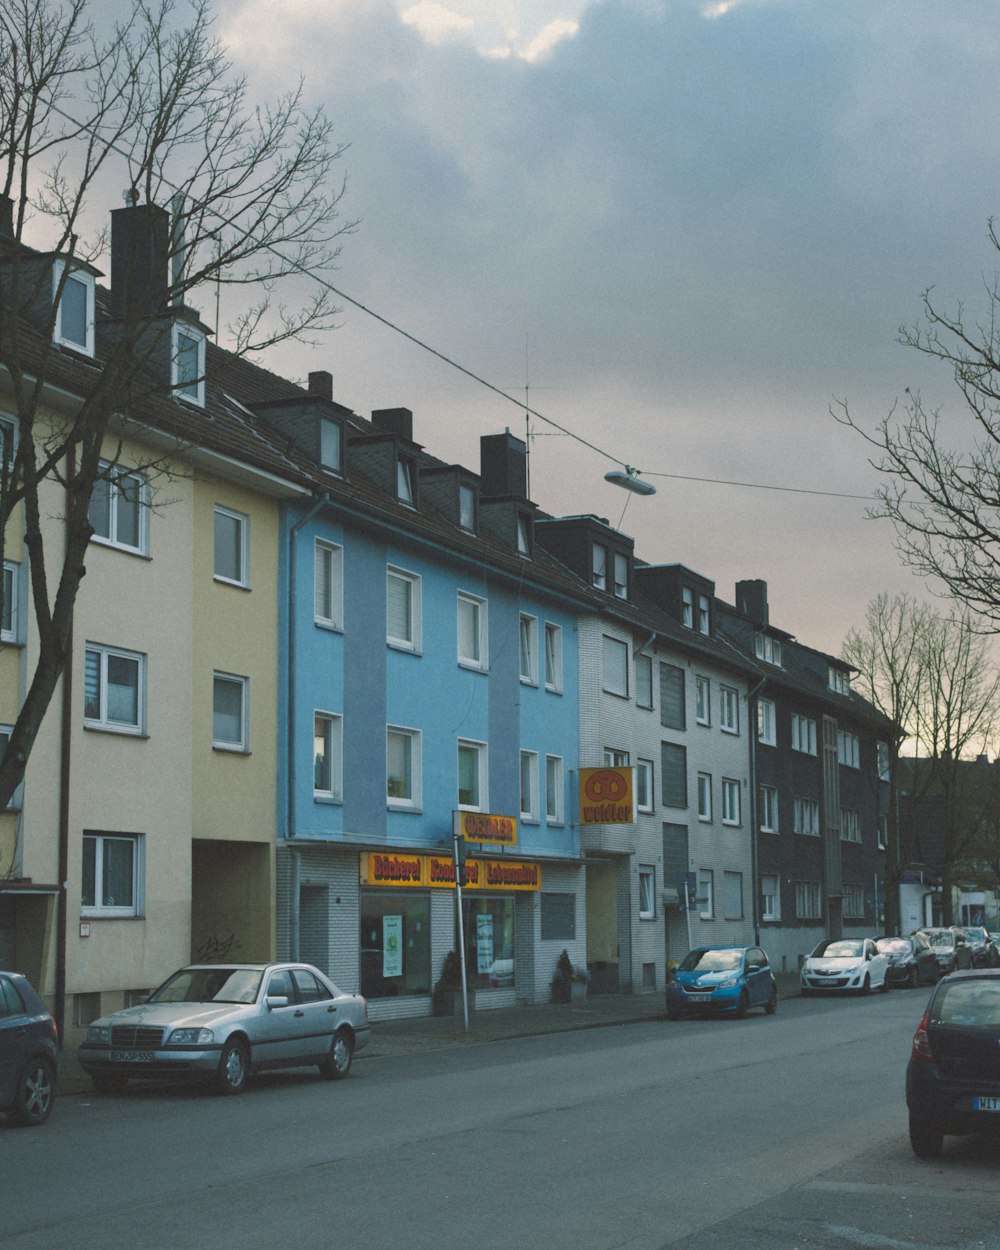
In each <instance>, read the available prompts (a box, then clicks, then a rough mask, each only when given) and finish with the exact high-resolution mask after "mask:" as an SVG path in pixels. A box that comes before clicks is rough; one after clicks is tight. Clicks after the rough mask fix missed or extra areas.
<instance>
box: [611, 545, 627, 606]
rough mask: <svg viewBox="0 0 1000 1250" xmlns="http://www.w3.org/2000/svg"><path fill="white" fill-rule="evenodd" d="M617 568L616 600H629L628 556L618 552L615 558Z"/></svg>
mask: <svg viewBox="0 0 1000 1250" xmlns="http://www.w3.org/2000/svg"><path fill="white" fill-rule="evenodd" d="M614 566H615V598H616V599H627V598H628V556H626V555H623V554H622V552H620V551H616V552H615V557H614Z"/></svg>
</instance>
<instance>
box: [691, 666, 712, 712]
mask: <svg viewBox="0 0 1000 1250" xmlns="http://www.w3.org/2000/svg"><path fill="white" fill-rule="evenodd" d="M694 688H695V695H694V709H695V710H694V718H695V721H696V722H697V723H698V724H699V725H711V723H712V681H711V678H709V677H704V676H703V675H701V674H700V673H699V674H696V675H695V679H694Z"/></svg>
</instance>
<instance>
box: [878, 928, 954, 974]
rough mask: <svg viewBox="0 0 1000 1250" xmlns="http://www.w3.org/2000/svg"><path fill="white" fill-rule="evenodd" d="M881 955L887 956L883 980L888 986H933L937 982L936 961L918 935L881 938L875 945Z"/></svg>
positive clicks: (923, 939)
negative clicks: (887, 962)
mask: <svg viewBox="0 0 1000 1250" xmlns="http://www.w3.org/2000/svg"><path fill="white" fill-rule="evenodd" d="M875 945H876V946H877V947H878V949H879V951H880V952H881V953H882V954H883V955H888V956H889V966H888V968H886V970H885V979H886V981H887V983H888V984H889V985H908V986H911V987H913V986H917V985H933V984H934V983H935V981H937V979H938V976H939V975H940V974H939V972H938V961H937V956H936V955H935V954H934V952H933V951H932V950H931V947H930V944H929V943H928V941H927V939H926V938H925V937H924V936H923V935H922V934H920V933H914V934H913V936H912V937H883V938H879V939H878V941H877V942H876V943H875Z"/></svg>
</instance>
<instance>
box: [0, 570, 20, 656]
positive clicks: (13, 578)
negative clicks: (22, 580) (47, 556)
mask: <svg viewBox="0 0 1000 1250" xmlns="http://www.w3.org/2000/svg"><path fill="white" fill-rule="evenodd" d="M17 572H18V566H17V565H16V564H12V563H11V562H10V561H9V560H5V561H4V564H3V611H2V612H0V638H2V639H3V641H4V642H17V621H18V614H17Z"/></svg>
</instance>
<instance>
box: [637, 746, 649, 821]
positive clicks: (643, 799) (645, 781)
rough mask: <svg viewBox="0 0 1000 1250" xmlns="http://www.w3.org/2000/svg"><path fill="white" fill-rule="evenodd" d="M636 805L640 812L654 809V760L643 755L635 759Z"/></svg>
mask: <svg viewBox="0 0 1000 1250" xmlns="http://www.w3.org/2000/svg"><path fill="white" fill-rule="evenodd" d="M635 806H636V809H637V810H638V811H640V812H651V811H652V810H653V761H652V760H644V759H643V758H642V757H641V756H640V757H639V758H638V759H637V760H636V761H635Z"/></svg>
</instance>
